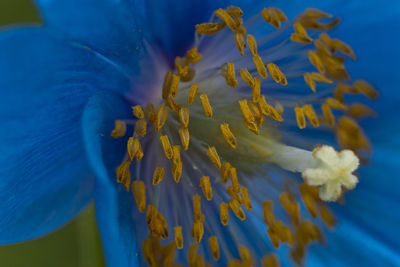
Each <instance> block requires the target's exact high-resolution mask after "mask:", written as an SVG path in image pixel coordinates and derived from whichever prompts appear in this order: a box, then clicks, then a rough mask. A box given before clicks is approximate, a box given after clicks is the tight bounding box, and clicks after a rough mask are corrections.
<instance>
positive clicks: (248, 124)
mask: <svg viewBox="0 0 400 267" xmlns="http://www.w3.org/2000/svg"><path fill="white" fill-rule="evenodd" d="M243 123H244V125H245V126H246V127H247V129H249V130H250V131H251V132H253V133H254V134H256V135H259V134H260V133H259V131H258V127H257V124H256V123H255V122H254V121H252V122H248V121H247V120H244V121H243Z"/></svg>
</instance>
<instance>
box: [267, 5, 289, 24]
mask: <svg viewBox="0 0 400 267" xmlns="http://www.w3.org/2000/svg"><path fill="white" fill-rule="evenodd" d="M261 16H262V17H263V19H264V20H265V22H267V23H270V24H271V25H272V26H274V27H275V28H277V29H278V28H280V27H281V22H285V21H287V17H286V15H285V14H284V13H283V12H282V11H281V10H279V9H277V8H274V7H270V8H264V9H263V10H262V11H261Z"/></svg>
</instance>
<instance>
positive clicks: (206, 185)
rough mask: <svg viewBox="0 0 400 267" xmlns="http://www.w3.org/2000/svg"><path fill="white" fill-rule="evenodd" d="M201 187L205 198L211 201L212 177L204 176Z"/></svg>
mask: <svg viewBox="0 0 400 267" xmlns="http://www.w3.org/2000/svg"><path fill="white" fill-rule="evenodd" d="M200 187H201V189H202V190H203V194H204V197H205V198H206V199H207V200H211V199H212V197H213V194H212V187H211V183H210V176H203V177H201V179H200Z"/></svg>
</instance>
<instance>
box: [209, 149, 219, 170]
mask: <svg viewBox="0 0 400 267" xmlns="http://www.w3.org/2000/svg"><path fill="white" fill-rule="evenodd" d="M207 155H208V157H209V158H210V159H211V162H212V163H213V164H214V166H215V167H216V168H217V169H220V168H221V160H220V159H219V155H218V153H217V150H216V149H215V147H213V146H212V147H209V148H208V149H207Z"/></svg>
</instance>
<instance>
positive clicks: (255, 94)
mask: <svg viewBox="0 0 400 267" xmlns="http://www.w3.org/2000/svg"><path fill="white" fill-rule="evenodd" d="M260 94H261V80H260V79H258V78H257V77H255V78H254V86H253V88H252V91H251V95H252V98H253V101H254V102H256V103H257V102H258V100H259V99H260Z"/></svg>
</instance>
